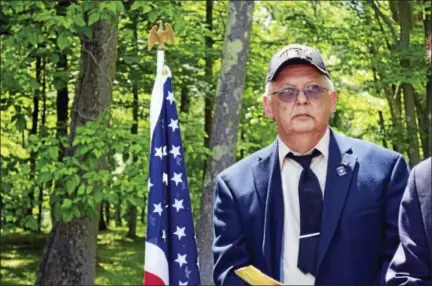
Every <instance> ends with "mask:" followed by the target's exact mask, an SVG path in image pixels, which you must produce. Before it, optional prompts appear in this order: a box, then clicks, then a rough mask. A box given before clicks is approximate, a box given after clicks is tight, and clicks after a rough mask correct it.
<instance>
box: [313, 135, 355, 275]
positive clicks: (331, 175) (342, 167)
mask: <svg viewBox="0 0 432 287" xmlns="http://www.w3.org/2000/svg"><path fill="white" fill-rule="evenodd" d="M351 153H352V150H351V147H350V146H349V145H348V143H347V140H346V139H344V137H343V136H341V135H338V134H335V133H334V132H333V130H330V144H329V159H328V164H327V176H326V185H325V192H324V203H323V204H324V205H323V216H322V221H321V226H322V227H321V236H320V237H321V238H320V243H319V246H318V259H317V270H319V268H320V266H321V263H322V261H323V259H324V255H325V253H326V251H327V249H328V247H329V245H330V242H331V240H332V238H333V235H334V233H335V231H336V227H337V224H338V222H339V218H340V216H341V213H342V210H343V207H344V205H345V201H346V198H347V195H348V191H349V189H350V185H351V180H352V177H353V174H354V171H355V167H356V162H357V157H355V156H354V155H352V154H351Z"/></svg>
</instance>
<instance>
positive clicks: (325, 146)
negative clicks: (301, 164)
mask: <svg viewBox="0 0 432 287" xmlns="http://www.w3.org/2000/svg"><path fill="white" fill-rule="evenodd" d="M277 140H278V145H279V163H280V166H282V164H283V161H284V159H285V157H286V155H287V154H288V153H289V152H292V153H293V154H294V155H299V154H298V153H296V152H294V151H292V150H291V149H290V148H289V147H287V146H286V145H285V143H284V142H283V141H282V140H281V139H280V138H279V136H278V137H277ZM329 145H330V129H329V128H328V127H327V130H326V132H325V134H324V136H323V137H322V138H321V139H320V140H319V142H318V143H317V145H316V146H314V147H313V148H312V149H311V150H310V151H308V152H307V153H306V154H310V153H312V151H313V150H314V149H317V150H319V151H320V152H321V154H322V155H323V156H324V159H326V160H328V153H329Z"/></svg>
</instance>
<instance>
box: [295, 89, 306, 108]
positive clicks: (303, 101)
mask: <svg viewBox="0 0 432 287" xmlns="http://www.w3.org/2000/svg"><path fill="white" fill-rule="evenodd" d="M307 102H308V98H307V97H306V95H305V94H304V92H303V90H300V91H299V93H298V95H297V104H298V105H304V104H306V103H307Z"/></svg>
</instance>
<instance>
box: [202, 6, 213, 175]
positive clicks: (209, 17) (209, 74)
mask: <svg viewBox="0 0 432 287" xmlns="http://www.w3.org/2000/svg"><path fill="white" fill-rule="evenodd" d="M206 24H207V29H208V30H209V31H210V32H212V31H213V0H206ZM213 43H214V40H213V38H212V37H211V36H206V37H205V45H206V50H205V51H206V58H205V78H206V81H207V83H209V85H212V83H213V56H212V49H213ZM214 99H215V95H214V93H213V89H209V91H208V92H207V93H206V97H205V99H204V106H205V108H204V129H205V133H206V134H207V136H206V137H204V146H205V147H207V148H209V147H210V137H211V131H212V130H211V129H212V120H213V107H214ZM204 170H205V164H204Z"/></svg>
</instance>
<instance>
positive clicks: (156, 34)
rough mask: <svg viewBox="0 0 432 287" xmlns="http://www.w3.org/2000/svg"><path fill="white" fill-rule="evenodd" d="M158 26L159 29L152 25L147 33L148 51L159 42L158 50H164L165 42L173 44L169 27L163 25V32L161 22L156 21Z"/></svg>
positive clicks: (172, 36)
mask: <svg viewBox="0 0 432 287" xmlns="http://www.w3.org/2000/svg"><path fill="white" fill-rule="evenodd" d="M157 23H158V24H159V29H158V26H157V25H154V26H153V27H152V28H151V30H150V33H149V39H148V50H149V51H150V50H151V48H152V47H153V45H154V43H155V42H159V49H161V50H165V42H166V41H170V42H171V43H173V44H174V43H175V38H174V33H173V30H172V28H171V25H170V24H168V23H165V31H163V28H162V21H161V20H159V21H157Z"/></svg>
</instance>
